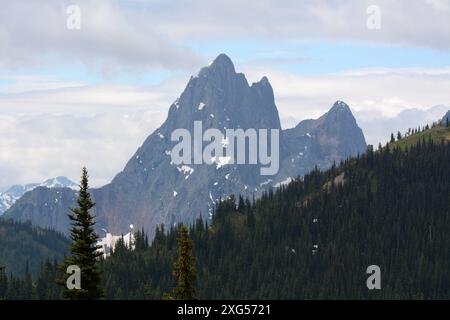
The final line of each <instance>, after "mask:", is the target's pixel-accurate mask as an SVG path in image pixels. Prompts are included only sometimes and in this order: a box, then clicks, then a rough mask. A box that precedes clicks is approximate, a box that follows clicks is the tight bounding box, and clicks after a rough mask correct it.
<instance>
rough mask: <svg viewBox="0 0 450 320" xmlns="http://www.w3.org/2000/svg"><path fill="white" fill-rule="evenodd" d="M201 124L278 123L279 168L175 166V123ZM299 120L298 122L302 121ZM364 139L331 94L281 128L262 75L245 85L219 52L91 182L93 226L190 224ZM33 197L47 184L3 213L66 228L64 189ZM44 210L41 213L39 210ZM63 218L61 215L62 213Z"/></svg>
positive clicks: (325, 162) (356, 149)
mask: <svg viewBox="0 0 450 320" xmlns="http://www.w3.org/2000/svg"><path fill="white" fill-rule="evenodd" d="M196 121H200V122H201V123H202V126H203V128H204V129H205V130H206V129H211V128H214V129H218V130H219V131H221V132H224V131H225V130H226V129H244V130H247V129H256V130H258V129H268V131H270V130H273V129H275V130H279V139H280V141H279V142H280V159H279V163H280V170H279V172H278V173H277V174H276V175H274V176H261V175H260V167H261V165H260V164H257V165H236V164H227V163H222V162H219V161H217V160H216V162H215V163H213V164H212V165H208V164H189V165H175V164H174V163H173V162H172V159H171V150H172V149H173V147H174V145H175V144H176V142H174V141H171V134H172V133H173V132H174V130H176V129H186V130H187V131H188V132H189V133H191V134H192V133H194V122H196ZM302 123H303V124H302ZM365 149H366V143H365V139H364V135H363V133H362V131H361V129H360V128H359V127H358V125H357V123H356V120H355V119H354V117H353V115H352V113H351V111H350V108H349V107H348V106H347V105H346V104H345V103H344V102H342V101H338V102H336V103H335V104H334V105H333V108H331V110H330V111H329V112H328V113H327V114H325V115H324V116H322V117H321V118H319V119H317V120H307V121H306V122H301V123H300V124H299V126H297V127H296V128H293V129H289V130H282V129H281V124H280V118H279V114H278V109H277V107H276V104H275V96H274V92H273V89H272V86H271V85H270V82H269V80H268V78H267V77H262V78H261V80H260V81H258V82H256V83H253V84H251V85H249V83H248V81H247V79H246V77H245V75H244V74H242V73H237V72H236V70H235V67H234V64H233V62H232V61H231V59H230V58H229V57H228V56H226V55H224V54H221V55H219V56H218V57H217V58H216V59H214V61H213V62H212V63H211V64H210V65H209V66H207V67H204V68H202V69H201V70H200V72H199V73H198V74H197V76H193V77H191V78H190V79H189V81H188V83H187V85H186V87H185V89H184V90H183V92H182V93H181V95H180V96H179V98H178V99H176V100H175V102H174V103H173V104H172V105H171V106H170V108H169V112H168V116H167V119H166V120H165V121H164V123H163V124H162V125H161V126H160V127H159V128H158V129H156V130H155V131H154V132H153V133H152V134H151V135H149V136H148V137H147V138H146V139H145V141H144V143H143V144H142V145H141V146H140V147H139V148H138V150H137V151H136V152H135V154H134V155H133V156H132V157H131V158H130V159H129V161H128V162H127V164H126V165H125V167H124V169H123V170H122V171H121V172H119V173H118V174H117V175H116V176H115V177H114V178H113V180H112V181H111V183H109V184H107V185H105V186H103V187H101V188H99V189H92V190H91V191H92V195H93V198H94V200H95V202H96V203H97V205H96V207H95V208H94V210H95V212H94V213H95V215H96V217H97V228H98V229H100V228H106V229H107V230H108V231H110V232H112V233H115V234H120V233H127V231H128V226H129V225H130V224H134V225H135V226H139V227H145V229H146V230H147V231H148V232H149V234H150V235H153V232H154V230H155V227H156V226H157V225H159V224H165V225H169V226H171V225H173V224H174V223H178V222H184V223H192V222H193V221H194V219H195V218H197V217H198V216H200V215H202V216H203V217H208V216H210V215H212V213H213V210H214V206H215V202H216V201H217V200H219V199H223V198H225V197H228V196H229V195H231V194H236V195H237V194H241V195H243V196H247V197H252V196H255V197H258V196H259V195H261V193H262V192H263V191H264V190H266V189H267V188H271V187H273V186H279V185H280V184H282V183H283V182H285V181H288V180H289V179H293V178H295V177H297V176H301V175H303V174H305V173H307V172H308V171H310V170H312V169H313V168H314V167H315V166H318V167H319V168H323V169H325V168H327V167H329V166H330V165H332V164H333V163H334V162H338V161H340V160H343V159H346V158H347V157H348V156H352V155H356V154H357V153H361V152H364V151H365ZM38 192H40V195H39V197H41V198H42V199H47V201H49V200H51V199H52V196H53V195H52V191H47V190H36V192H35V194H34V195H33V193H32V194H27V197H26V198H24V199H21V200H22V201H18V202H17V203H16V204H15V205H14V206H13V207H12V208H11V209H10V210H8V212H7V216H8V217H12V218H15V219H19V220H32V222H33V223H36V224H38V225H41V226H42V225H43V226H46V227H55V222H57V226H58V230H59V231H63V232H67V230H65V228H68V226H69V222H68V221H66V222H65V221H64V219H65V218H66V213H67V212H64V211H63V209H64V207H66V208H68V207H70V206H73V205H74V204H75V203H74V201H75V200H74V199H75V196H74V195H73V194H72V195H71V194H70V191H67V190H66V191H65V192H66V193H65V194H64V195H63V198H64V199H66V200H67V201H68V202H67V203H63V204H62V203H58V205H55V204H51V205H48V206H44V204H43V201H40V200H39V197H38V195H37V193H38ZM43 211H45V214H44V212H43ZM67 220H68V219H67Z"/></svg>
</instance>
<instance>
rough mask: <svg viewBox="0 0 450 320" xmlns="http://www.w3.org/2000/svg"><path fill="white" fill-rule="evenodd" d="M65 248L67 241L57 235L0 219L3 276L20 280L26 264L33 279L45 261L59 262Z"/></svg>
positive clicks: (21, 223) (65, 251)
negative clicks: (7, 275)
mask: <svg viewBox="0 0 450 320" xmlns="http://www.w3.org/2000/svg"><path fill="white" fill-rule="evenodd" d="M69 245H70V242H69V239H67V238H66V237H65V236H64V235H62V234H60V233H58V232H55V231H52V230H48V229H42V228H39V227H33V226H32V225H31V223H29V222H17V221H13V220H5V219H0V267H2V266H4V267H6V271H5V272H6V274H9V273H12V274H13V275H14V276H22V275H23V274H24V273H25V268H26V264H27V261H28V268H29V272H30V273H31V274H32V276H33V277H36V276H37V275H38V273H39V270H40V268H41V264H42V263H43V262H44V261H45V259H47V258H49V259H51V260H53V259H57V260H60V261H61V260H62V259H63V258H64V255H65V254H67V252H68V250H69Z"/></svg>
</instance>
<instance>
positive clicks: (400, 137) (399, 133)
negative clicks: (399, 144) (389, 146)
mask: <svg viewBox="0 0 450 320" xmlns="http://www.w3.org/2000/svg"><path fill="white" fill-rule="evenodd" d="M397 140H402V134H401V132H400V131H398V132H397Z"/></svg>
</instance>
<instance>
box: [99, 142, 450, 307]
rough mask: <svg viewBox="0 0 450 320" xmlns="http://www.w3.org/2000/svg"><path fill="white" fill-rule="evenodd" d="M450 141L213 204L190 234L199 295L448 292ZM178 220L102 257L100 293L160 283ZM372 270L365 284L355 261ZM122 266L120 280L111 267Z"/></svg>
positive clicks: (443, 295) (166, 283)
mask: <svg viewBox="0 0 450 320" xmlns="http://www.w3.org/2000/svg"><path fill="white" fill-rule="evenodd" d="M449 159H450V143H446V144H441V142H438V143H434V142H432V141H429V142H427V141H426V140H425V141H421V142H420V143H418V144H417V145H412V146H411V147H409V148H407V149H404V150H402V149H400V148H395V149H392V148H391V147H390V148H389V149H388V148H383V149H381V150H380V151H377V152H373V151H368V153H367V154H365V155H362V156H359V157H357V158H353V159H350V160H348V161H346V162H345V163H344V164H343V165H341V166H339V167H333V168H331V169H330V170H328V171H325V172H320V171H318V170H315V171H313V172H311V173H309V174H307V175H306V176H305V177H304V179H298V180H295V181H293V182H292V183H290V184H289V185H288V186H286V187H283V188H280V189H278V190H277V191H276V192H269V193H267V194H265V195H263V196H262V198H261V199H260V200H258V201H256V203H254V204H251V203H250V202H247V203H243V204H241V205H239V206H238V207H237V208H236V204H235V203H234V201H230V200H226V201H223V202H222V203H221V204H220V205H219V206H218V208H217V212H216V214H215V215H214V220H213V223H212V225H211V226H205V224H204V223H203V222H202V221H198V222H197V223H196V224H195V225H194V227H192V228H191V231H190V235H191V237H192V238H193V240H194V248H195V258H196V263H197V265H196V267H197V270H198V276H197V279H198V280H197V282H196V288H197V292H198V297H199V298H200V299H447V298H448V297H449V296H450V275H449V273H448V270H449V268H450V258H449V255H448V252H449V250H450V237H449V236H448V226H449V224H450V197H449V195H450V183H449V180H448V177H449V176H450V161H449ZM176 235H177V229H172V230H171V231H170V232H169V233H168V234H167V235H164V234H163V233H161V232H158V234H157V236H156V237H155V240H154V242H153V244H152V246H150V247H149V248H147V249H141V250H137V251H133V252H130V251H127V252H120V254H118V255H115V256H114V255H113V256H112V257H111V258H110V259H108V260H106V261H105V264H104V270H105V274H107V278H106V292H107V296H108V297H109V298H126V297H125V296H120V295H117V292H118V290H117V288H119V287H120V289H121V290H120V292H121V293H122V295H125V294H126V295H127V296H128V297H130V296H131V297H133V296H135V297H137V296H142V295H143V292H145V290H144V288H145V286H144V284H143V283H142V281H139V279H147V281H148V283H152V284H153V287H152V293H153V294H154V298H160V297H161V296H162V294H163V293H164V292H170V289H171V287H172V286H173V282H172V278H171V270H172V266H173V261H175V259H176V257H177V252H176V250H177V247H176V245H175V244H176ZM371 265H377V266H379V267H380V270H381V290H373V291H370V290H368V288H367V286H366V281H367V279H368V278H369V275H368V274H367V273H366V270H367V268H368V267H369V266H371ZM130 269H132V270H133V272H132V274H131V276H130V277H127V279H126V281H120V280H121V279H123V277H122V276H121V270H130Z"/></svg>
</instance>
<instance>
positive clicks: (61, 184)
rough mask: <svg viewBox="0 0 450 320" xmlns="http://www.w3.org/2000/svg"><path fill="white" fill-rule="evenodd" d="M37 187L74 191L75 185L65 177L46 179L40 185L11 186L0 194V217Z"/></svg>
mask: <svg viewBox="0 0 450 320" xmlns="http://www.w3.org/2000/svg"><path fill="white" fill-rule="evenodd" d="M37 187H46V188H71V189H76V188H77V185H76V184H75V183H74V182H72V181H70V180H69V179H67V178H66V177H56V178H53V179H48V180H46V181H44V182H42V183H30V184H25V185H15V186H12V187H11V188H9V189H8V190H6V191H5V192H0V216H1V215H2V214H3V213H4V212H5V211H6V210H8V209H9V208H10V207H11V206H12V205H13V204H14V203H15V202H16V201H17V200H19V199H20V198H21V197H22V196H23V195H24V194H25V193H27V192H28V191H31V190H34V189H36V188H37Z"/></svg>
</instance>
